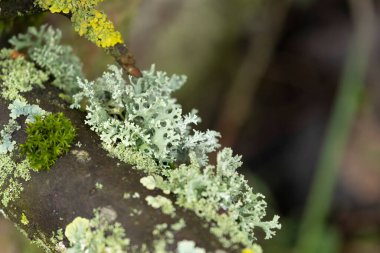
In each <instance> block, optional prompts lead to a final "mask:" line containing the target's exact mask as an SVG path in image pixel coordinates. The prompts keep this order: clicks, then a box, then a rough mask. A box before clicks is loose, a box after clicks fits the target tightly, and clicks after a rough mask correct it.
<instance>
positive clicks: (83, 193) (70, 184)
mask: <svg viewBox="0 0 380 253" xmlns="http://www.w3.org/2000/svg"><path fill="white" fill-rule="evenodd" d="M58 94H59V90H57V89H55V88H52V87H49V88H46V89H35V90H34V91H32V92H31V93H30V94H28V95H26V97H27V98H28V100H29V101H30V102H33V103H35V102H36V101H37V100H39V101H40V103H39V104H40V107H41V108H43V109H45V110H47V111H51V112H63V113H64V114H65V116H66V117H68V118H70V120H71V121H72V122H73V124H74V125H75V126H76V128H77V132H78V137H77V139H76V141H79V142H80V143H81V146H80V147H75V148H73V149H72V150H71V152H70V153H68V154H66V155H64V156H62V157H61V158H59V159H58V160H57V162H56V164H55V165H54V166H53V167H52V168H51V169H50V170H49V171H40V172H33V173H32V177H31V180H30V181H27V182H25V183H23V184H22V186H23V188H24V190H23V191H22V193H21V196H20V198H18V199H16V200H15V201H13V202H11V203H10V204H9V205H8V206H4V205H2V204H1V203H0V210H3V212H4V213H5V214H6V215H7V217H8V218H9V219H10V220H11V221H12V222H14V223H15V224H16V225H17V226H18V227H19V228H20V229H21V230H22V231H25V233H26V234H27V236H28V237H29V238H30V239H31V240H33V241H40V242H41V241H42V242H43V245H44V246H46V247H47V249H50V250H51V251H54V248H55V246H56V245H54V244H53V243H52V242H51V241H50V240H49V239H48V238H50V237H51V236H52V235H53V232H56V231H57V230H58V229H60V228H63V229H64V228H65V227H66V225H67V224H69V223H70V222H72V220H73V219H74V218H75V217H77V216H81V217H87V218H91V217H92V215H93V209H95V208H98V207H109V208H111V209H113V210H114V211H115V212H116V213H117V215H118V216H117V219H116V220H117V221H118V222H119V223H121V224H122V225H123V227H124V228H125V231H126V234H127V237H128V238H130V240H131V243H132V245H141V244H144V243H145V244H146V245H148V247H149V248H150V249H152V247H153V235H152V231H153V230H154V227H155V226H156V225H157V224H162V223H167V224H169V225H170V224H174V223H176V222H178V220H179V219H180V218H183V219H184V220H185V222H186V229H184V230H182V231H178V232H176V233H175V234H174V239H175V242H178V241H181V240H184V239H186V240H193V241H195V242H196V244H197V246H200V247H203V248H205V249H206V250H207V251H211V250H216V249H221V248H223V247H222V246H221V245H220V242H219V241H218V240H217V239H216V238H215V237H214V235H212V234H211V233H210V232H209V229H208V228H207V226H205V225H206V224H204V221H202V220H201V219H200V218H198V217H197V216H196V215H195V214H194V213H192V212H189V211H185V210H184V209H182V208H180V207H178V206H176V209H177V211H176V218H172V217H170V216H169V215H165V214H163V213H162V212H161V211H160V210H157V209H154V208H152V207H151V206H149V205H148V204H147V202H146V201H145V197H146V196H148V195H153V196H155V195H158V194H162V193H161V192H160V191H158V190H155V191H149V190H147V189H146V188H144V186H143V185H142V184H141V183H140V182H139V180H140V178H142V177H143V176H144V175H143V173H142V172H140V171H137V170H135V169H132V168H131V166H129V165H127V164H119V161H118V160H116V159H114V158H111V157H109V156H108V155H107V152H106V151H105V150H103V149H102V148H101V147H100V145H101V144H100V140H99V138H98V136H97V135H96V134H95V133H94V132H92V131H91V130H90V129H89V128H88V127H87V126H85V125H84V124H83V122H84V118H85V117H84V114H83V113H81V112H79V111H75V110H71V109H68V108H67V107H66V106H63V103H64V102H63V101H62V100H60V98H59V97H58ZM7 108H8V103H7V102H6V101H4V100H3V99H1V98H0V129H1V128H2V127H3V125H4V124H6V123H7V121H8V120H9V116H8V115H9V110H8V109H7ZM24 130H25V125H23V126H22V128H21V130H19V131H17V132H16V133H15V134H14V139H15V140H16V141H17V142H18V143H23V142H25V138H26V134H25V131H24ZM78 152H82V153H83V152H87V153H88V154H89V157H88V159H84V160H83V159H78V155H77V154H78ZM9 180H10V178H9ZM96 183H100V184H102V185H103V188H102V189H98V188H97V187H96ZM136 192H137V193H138V195H139V198H129V199H123V195H124V193H130V194H131V195H133V194H134V193H136ZM169 198H171V199H172V200H173V199H174V198H173V196H172V197H169ZM173 203H174V201H173ZM22 214H24V215H25V216H26V217H27V219H28V221H29V222H28V224H27V225H25V224H23V222H22V219H21V217H22ZM171 250H173V249H171ZM228 252H232V251H231V250H229V251H228Z"/></svg>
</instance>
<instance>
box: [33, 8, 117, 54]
mask: <svg viewBox="0 0 380 253" xmlns="http://www.w3.org/2000/svg"><path fill="white" fill-rule="evenodd" d="M102 1H103V0H54V1H53V0H35V3H36V4H37V5H38V6H39V7H41V8H42V9H44V10H48V11H50V12H52V13H65V14H68V13H70V14H71V21H72V23H73V25H74V29H75V31H77V32H78V33H79V35H80V36H84V37H86V38H87V39H88V40H90V41H92V42H94V43H96V45H97V46H99V47H104V48H108V47H112V46H115V45H116V44H118V43H123V39H122V37H121V34H120V32H118V31H116V30H115V27H114V25H113V23H112V22H111V21H110V20H109V19H108V18H107V15H106V14H104V13H102V12H100V11H98V10H96V9H94V7H95V6H96V5H97V4H98V3H99V2H102Z"/></svg>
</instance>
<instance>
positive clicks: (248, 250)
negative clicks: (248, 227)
mask: <svg viewBox="0 0 380 253" xmlns="http://www.w3.org/2000/svg"><path fill="white" fill-rule="evenodd" d="M241 253H255V252H254V251H253V250H251V249H243V250H242V251H241Z"/></svg>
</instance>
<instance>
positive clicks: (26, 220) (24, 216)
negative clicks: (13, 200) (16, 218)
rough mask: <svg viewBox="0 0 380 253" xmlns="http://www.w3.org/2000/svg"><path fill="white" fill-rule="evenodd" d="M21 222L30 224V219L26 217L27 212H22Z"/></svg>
mask: <svg viewBox="0 0 380 253" xmlns="http://www.w3.org/2000/svg"><path fill="white" fill-rule="evenodd" d="M21 223H22V224H24V225H25V226H26V225H28V224H29V220H28V218H27V217H26V215H25V213H22V214H21Z"/></svg>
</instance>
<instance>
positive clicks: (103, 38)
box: [72, 9, 123, 47]
mask: <svg viewBox="0 0 380 253" xmlns="http://www.w3.org/2000/svg"><path fill="white" fill-rule="evenodd" d="M84 12H85V13H84ZM84 12H83V11H79V12H76V13H74V14H73V16H72V21H73V23H74V29H75V31H76V32H78V33H79V35H81V36H85V37H86V38H87V39H89V40H90V41H92V42H94V43H96V45H98V46H99V47H112V46H114V45H116V44H118V43H123V39H122V37H121V34H120V33H119V32H118V31H116V30H115V27H114V26H113V24H112V22H111V21H110V20H108V18H107V16H106V15H105V14H104V13H102V12H100V11H98V10H95V9H94V10H90V11H87V10H86V11H84Z"/></svg>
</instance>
